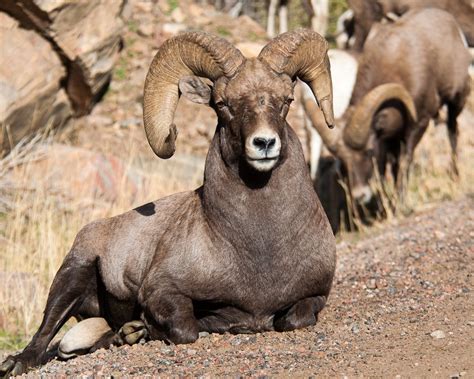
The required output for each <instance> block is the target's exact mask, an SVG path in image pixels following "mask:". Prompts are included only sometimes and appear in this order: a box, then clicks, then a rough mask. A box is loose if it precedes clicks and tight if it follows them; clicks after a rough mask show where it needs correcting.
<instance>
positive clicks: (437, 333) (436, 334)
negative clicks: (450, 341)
mask: <svg viewBox="0 0 474 379" xmlns="http://www.w3.org/2000/svg"><path fill="white" fill-rule="evenodd" d="M430 336H431V337H433V338H435V339H437V340H439V339H442V338H446V334H445V333H444V332H443V331H442V330H435V331H434V332H432V333H431V334H430Z"/></svg>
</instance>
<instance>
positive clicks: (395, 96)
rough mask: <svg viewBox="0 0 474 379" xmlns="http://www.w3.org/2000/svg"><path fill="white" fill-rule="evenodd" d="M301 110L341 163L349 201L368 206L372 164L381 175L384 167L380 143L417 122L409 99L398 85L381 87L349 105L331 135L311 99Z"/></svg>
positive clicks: (406, 93)
mask: <svg viewBox="0 0 474 379" xmlns="http://www.w3.org/2000/svg"><path fill="white" fill-rule="evenodd" d="M304 107H305V109H306V112H307V114H308V115H309V116H310V118H311V122H312V124H313V126H314V127H315V128H316V130H317V131H318V133H319V134H320V136H321V138H322V140H323V142H324V144H325V145H326V146H327V147H328V149H329V150H330V151H331V153H332V154H333V155H335V156H336V157H338V158H339V159H340V160H341V161H342V162H343V163H344V166H345V171H346V173H347V177H348V179H349V184H350V188H351V195H352V197H353V198H354V199H355V200H356V201H357V202H358V203H360V204H368V203H369V202H370V201H371V200H372V199H373V193H372V190H371V188H370V185H369V181H370V179H371V177H372V175H373V173H374V168H375V167H374V164H373V163H374V161H375V162H376V163H377V164H378V165H379V167H378V169H379V170H380V171H384V167H385V163H386V158H387V157H386V155H387V152H386V151H384V146H385V145H384V144H383V143H381V142H383V141H384V140H385V141H386V140H390V139H392V138H394V137H400V138H401V136H402V135H403V133H404V130H405V128H406V126H407V125H408V124H409V123H413V122H415V121H416V119H417V113H416V108H415V104H414V102H413V99H412V97H411V96H410V94H409V93H408V91H407V90H406V89H405V88H404V87H403V86H402V85H400V84H397V83H388V84H382V85H380V86H378V87H376V88H374V89H373V90H371V91H370V92H369V93H367V94H366V95H365V96H363V97H362V100H361V101H360V102H357V104H351V105H350V106H349V108H348V109H347V111H346V112H345V114H344V116H343V117H342V118H341V119H340V120H338V123H337V124H338V127H337V128H336V129H335V130H334V131H329V130H327V128H326V125H325V121H324V116H323V114H322V113H321V111H320V110H319V108H318V107H317V106H316V105H315V104H314V102H313V101H311V99H310V98H308V97H306V98H305V99H304ZM398 163H399V162H396V164H398Z"/></svg>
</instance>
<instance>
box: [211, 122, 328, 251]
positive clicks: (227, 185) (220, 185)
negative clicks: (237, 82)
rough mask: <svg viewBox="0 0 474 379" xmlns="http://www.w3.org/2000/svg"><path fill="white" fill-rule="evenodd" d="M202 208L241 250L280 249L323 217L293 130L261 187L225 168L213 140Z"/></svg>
mask: <svg viewBox="0 0 474 379" xmlns="http://www.w3.org/2000/svg"><path fill="white" fill-rule="evenodd" d="M250 184H251V183H250ZM255 187H257V188H255ZM202 204H203V209H204V212H205V215H206V217H207V220H208V223H209V226H210V227H211V228H212V229H215V230H216V231H217V232H218V233H219V234H220V235H221V236H224V238H228V239H229V242H230V243H232V244H233V245H234V246H238V247H239V249H243V250H250V251H260V250H261V249H268V247H269V246H280V245H281V243H283V241H285V240H286V239H287V238H291V237H294V235H295V232H299V231H300V230H302V229H304V228H305V226H307V224H308V223H313V222H317V223H319V222H321V219H322V218H323V217H324V216H323V213H324V211H323V210H322V209H321V206H320V204H319V201H318V200H317V197H316V194H315V191H314V189H313V187H312V183H311V180H310V177H309V173H308V169H307V167H306V163H305V161H304V157H303V152H302V149H301V144H300V142H299V140H298V138H297V137H296V135H295V133H294V132H293V131H292V130H290V132H289V141H288V154H287V158H286V160H285V161H284V162H283V163H282V164H281V165H280V166H278V167H277V168H276V169H275V170H274V171H273V172H272V174H271V177H270V178H269V180H268V182H267V183H266V184H265V185H264V186H262V187H260V185H257V186H252V185H249V183H245V181H244V180H242V178H241V177H240V176H239V175H238V174H237V173H236V172H235V170H233V169H232V168H230V167H228V166H226V165H225V163H224V162H223V160H222V158H221V155H220V149H219V140H218V138H217V137H215V138H214V139H213V142H212V144H211V147H210V150H209V155H208V158H207V161H206V169H205V180H204V186H203V191H202ZM295 229H296V230H295ZM275 244H276V245H275Z"/></svg>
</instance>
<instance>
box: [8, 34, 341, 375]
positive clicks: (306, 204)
mask: <svg viewBox="0 0 474 379" xmlns="http://www.w3.org/2000/svg"><path fill="white" fill-rule="evenodd" d="M198 76H200V77H205V78H208V79H210V80H211V81H212V82H213V86H212V88H211V87H210V86H208V85H207V84H205V83H204V82H203V81H201V80H200V79H199V78H198ZM296 78H300V79H301V80H303V81H305V82H307V83H308V84H309V85H310V87H311V88H312V89H313V91H314V93H315V95H316V98H317V99H318V102H319V103H320V105H321V108H322V110H323V112H324V117H325V120H326V121H325V122H326V123H327V125H328V126H331V125H333V111H332V88H331V75H330V68H329V61H328V58H327V42H326V41H325V40H324V38H323V37H321V36H320V35H319V34H317V33H315V32H312V31H309V30H301V31H297V32H291V33H286V34H282V35H281V36H279V37H278V38H276V39H274V40H273V41H271V42H270V43H269V44H267V45H266V46H265V47H264V48H263V50H262V51H261V52H260V54H259V56H258V57H257V58H252V59H245V58H244V57H243V56H242V54H241V53H240V51H238V50H237V49H236V48H235V47H234V46H232V45H231V44H230V43H228V42H227V41H225V40H224V39H222V38H219V37H216V36H213V35H210V34H207V33H203V32H190V33H185V34H181V35H179V36H176V37H174V38H172V39H170V40H168V41H166V42H165V43H164V44H163V45H162V46H161V47H160V49H159V50H158V52H157V54H156V56H155V58H154V59H153V62H152V64H151V66H150V69H149V71H148V75H147V78H146V83H145V90H144V112H143V114H144V124H145V131H146V135H147V138H148V141H149V143H150V145H151V147H152V149H153V151H154V152H155V153H156V154H157V155H158V156H159V157H161V158H170V157H171V156H172V155H173V153H174V151H175V139H176V136H177V131H176V126H175V125H174V124H173V115H174V112H175V108H176V105H177V103H178V98H179V94H180V93H181V94H182V95H184V96H186V97H187V98H189V99H191V100H192V101H195V102H198V103H203V104H204V103H206V104H209V105H210V106H211V107H213V109H214V110H215V112H216V113H217V116H218V124H217V128H216V132H215V135H214V138H213V140H212V142H211V146H210V148H209V153H208V156H207V160H206V166H205V174H204V184H203V186H202V187H200V188H198V189H197V190H195V191H190V192H184V193H179V194H175V195H172V196H169V197H166V198H163V199H161V200H158V201H155V202H153V203H149V204H146V205H144V206H141V207H139V208H137V209H135V210H132V211H130V212H127V213H125V214H122V215H120V216H116V217H113V218H110V219H106V220H101V221H97V222H93V223H91V224H89V225H87V226H86V227H85V228H84V229H82V230H81V231H80V232H79V234H78V236H77V237H76V240H75V242H74V244H73V246H72V249H71V251H70V252H69V254H68V255H67V256H66V258H65V259H64V262H63V264H62V266H61V268H60V269H59V271H58V273H57V274H56V277H55V279H54V281H53V284H52V286H51V289H50V293H49V297H48V301H47V304H46V310H45V314H44V318H43V322H42V324H41V326H40V328H39V330H38V331H37V333H36V334H35V335H34V337H33V339H32V341H31V342H30V343H29V344H28V345H27V347H26V348H25V349H24V350H23V352H21V353H19V354H18V355H15V356H11V357H9V358H7V360H6V361H5V362H4V363H3V364H2V365H1V367H0V372H1V373H3V374H7V375H8V374H18V373H20V372H23V371H25V370H27V369H28V368H29V367H32V366H36V365H39V364H42V363H43V362H45V360H46V359H47V358H46V357H47V356H46V349H47V347H48V344H49V342H50V341H51V339H52V338H53V336H54V335H55V334H56V333H57V332H58V330H59V329H60V328H61V326H62V325H63V324H64V322H65V321H66V320H67V319H68V318H70V317H71V316H75V317H78V318H79V319H88V318H91V317H102V318H104V319H105V320H106V321H107V322H108V324H109V325H110V327H111V331H110V332H109V333H106V334H105V335H104V336H103V337H101V338H99V339H98V341H96V342H95V344H94V346H93V347H92V349H95V348H97V347H106V346H109V344H110V343H120V341H122V340H123V339H125V340H126V341H128V342H134V341H136V339H137V338H139V337H140V336H142V335H143V334H144V332H143V330H146V331H147V333H148V334H149V336H150V338H151V339H163V340H167V341H170V342H172V343H191V342H194V341H195V340H196V339H197V338H198V333H199V332H200V331H207V332H218V333H223V332H232V333H245V332H257V331H265V330H277V331H285V330H292V329H296V328H302V327H306V326H309V325H313V324H315V322H316V319H317V314H318V312H319V311H320V310H321V309H322V308H323V307H324V305H325V303H326V299H327V297H328V295H329V291H330V288H331V282H332V279H333V275H334V269H335V240H334V236H333V234H332V232H331V229H330V226H329V223H328V220H327V218H326V215H325V214H324V212H323V210H322V209H321V206H320V203H319V201H318V198H317V196H316V193H315V192H314V190H313V188H312V183H311V180H310V177H309V173H308V170H307V168H306V164H305V160H304V157H303V153H302V148H301V144H300V142H299V141H298V139H297V137H296V135H295V133H294V132H293V130H292V129H291V127H290V126H289V125H288V123H287V122H286V116H287V113H288V110H289V106H290V103H291V101H292V99H293V87H294V84H295V80H296ZM134 320H135V321H134ZM80 324H81V323H79V325H80ZM124 324H125V326H124V327H123V328H121V327H122V326H123V325H124Z"/></svg>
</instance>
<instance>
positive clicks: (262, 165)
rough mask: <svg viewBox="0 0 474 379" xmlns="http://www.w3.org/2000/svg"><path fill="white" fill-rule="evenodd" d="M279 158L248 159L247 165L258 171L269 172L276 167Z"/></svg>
mask: <svg viewBox="0 0 474 379" xmlns="http://www.w3.org/2000/svg"><path fill="white" fill-rule="evenodd" d="M278 158H279V156H272V157H262V158H251V157H247V163H248V164H249V165H250V166H251V167H253V168H254V169H255V170H257V171H260V172H267V171H270V170H272V169H273V168H274V167H275V165H276V163H277V161H278Z"/></svg>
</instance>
